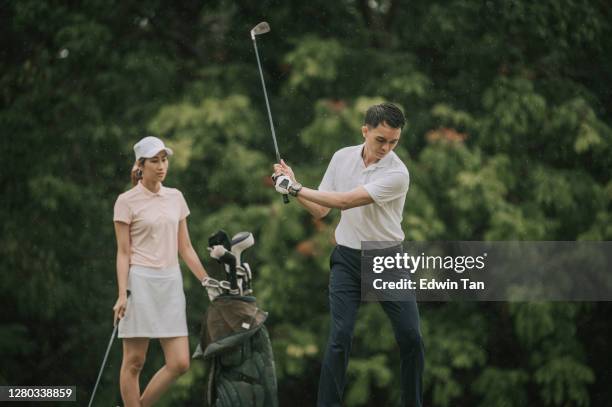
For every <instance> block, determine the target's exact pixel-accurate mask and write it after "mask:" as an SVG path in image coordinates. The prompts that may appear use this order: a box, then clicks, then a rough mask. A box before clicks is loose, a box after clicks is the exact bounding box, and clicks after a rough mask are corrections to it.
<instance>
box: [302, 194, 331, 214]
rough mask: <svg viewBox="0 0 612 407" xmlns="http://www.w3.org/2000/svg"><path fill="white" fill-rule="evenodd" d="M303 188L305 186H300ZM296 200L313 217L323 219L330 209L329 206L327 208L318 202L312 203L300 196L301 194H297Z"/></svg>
mask: <svg viewBox="0 0 612 407" xmlns="http://www.w3.org/2000/svg"><path fill="white" fill-rule="evenodd" d="M304 189H306V188H302V190H304ZM297 201H298V202H299V203H300V205H302V206H303V207H304V208H306V210H307V211H308V212H310V214H311V215H312V216H314V217H315V219H323V218H324V217H326V216H327V214H328V213H329V211H330V210H331V208H327V207H325V206H323V205H319V204H318V203H314V202H311V201H309V200H307V199H305V198H304V197H302V196H301V194H298V196H297Z"/></svg>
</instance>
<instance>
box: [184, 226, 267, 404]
mask: <svg viewBox="0 0 612 407" xmlns="http://www.w3.org/2000/svg"><path fill="white" fill-rule="evenodd" d="M253 243H254V240H253V235H252V234H250V233H248V232H242V233H239V234H238V235H236V236H234V238H233V239H232V240H231V241H230V240H229V238H228V237H227V234H226V233H225V232H223V231H219V232H217V233H216V234H215V235H213V236H211V238H210V239H209V250H210V251H211V256H213V257H214V258H216V259H218V260H219V261H220V262H221V263H223V264H224V266H225V271H226V273H227V275H228V280H229V281H220V282H219V284H218V288H217V289H216V290H218V295H216V297H214V299H213V300H212V302H211V304H210V305H209V306H208V309H207V311H206V313H205V314H204V316H203V318H202V330H201V336H200V343H199V345H198V347H197V349H196V352H195V353H194V355H193V357H194V358H196V357H199V358H202V359H204V361H205V363H206V365H207V369H206V371H207V382H206V385H205V389H204V393H205V398H204V399H205V403H204V405H205V406H208V407H277V406H278V399H277V383H276V371H275V367H274V356H273V354H272V346H271V343H270V337H269V335H268V331H267V329H266V327H265V325H264V322H265V321H266V318H267V316H268V314H267V312H265V311H263V310H261V309H260V308H259V307H258V306H257V302H256V298H255V297H254V296H252V295H248V294H251V293H252V289H251V284H250V283H251V281H250V280H251V270H250V268H249V266H248V264H246V263H241V262H240V255H241V253H242V251H243V250H244V249H245V248H247V247H250V246H252V245H253ZM220 246H222V247H223V249H224V250H221V249H220ZM209 295H210V291H209Z"/></svg>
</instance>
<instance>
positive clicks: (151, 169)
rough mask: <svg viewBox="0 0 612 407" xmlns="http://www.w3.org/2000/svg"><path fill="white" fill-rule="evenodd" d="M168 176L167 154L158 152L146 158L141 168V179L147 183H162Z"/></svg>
mask: <svg viewBox="0 0 612 407" xmlns="http://www.w3.org/2000/svg"><path fill="white" fill-rule="evenodd" d="M166 174H168V154H167V153H166V152H165V151H163V150H162V151H160V152H159V153H157V155H156V156H154V157H151V158H147V159H146V160H145V162H144V167H143V168H142V179H143V180H145V181H149V182H162V181H163V180H164V179H166Z"/></svg>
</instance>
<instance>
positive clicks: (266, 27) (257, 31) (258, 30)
mask: <svg viewBox="0 0 612 407" xmlns="http://www.w3.org/2000/svg"><path fill="white" fill-rule="evenodd" d="M267 32H270V24H268V23H267V22H265V21H262V22H261V23H259V24H257V25H256V26H255V27H253V29H252V30H251V38H252V39H253V47H254V48H255V56H256V57H257V67H258V68H259V77H260V78H261V86H262V87H263V92H264V97H265V99H266V108H267V109H268V120H269V121H270V130H272V140H273V141H274V151H275V152H276V161H277V162H278V163H280V161H281V158H280V153H279V152H278V143H277V142H276V133H275V132H274V123H273V122H272V111H271V110H270V102H268V92H267V91H266V83H265V81H264V77H263V71H262V70H261V62H260V61H259V52H258V51H257V40H256V38H255V37H256V36H257V35H261V34H265V33H267ZM283 202H284V203H289V198H288V197H287V195H283Z"/></svg>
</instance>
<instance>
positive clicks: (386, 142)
mask: <svg viewBox="0 0 612 407" xmlns="http://www.w3.org/2000/svg"><path fill="white" fill-rule="evenodd" d="M361 133H362V134H363V138H364V139H365V149H366V152H367V154H368V155H369V156H370V157H375V158H376V159H377V160H380V159H382V158H383V157H384V156H386V155H387V154H389V152H390V151H392V150H393V149H394V148H395V147H396V146H397V143H398V142H399V139H400V135H401V133H402V129H394V128H393V127H389V126H387V123H386V122H382V123H380V124H379V125H378V126H376V127H373V128H371V127H368V126H367V125H366V126H363V127H362V128H361Z"/></svg>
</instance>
